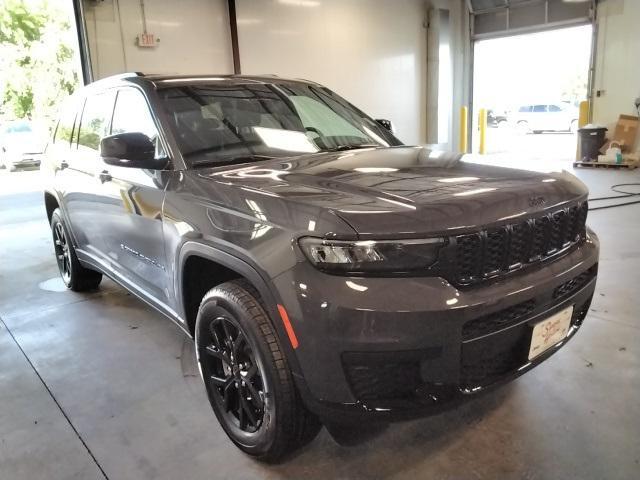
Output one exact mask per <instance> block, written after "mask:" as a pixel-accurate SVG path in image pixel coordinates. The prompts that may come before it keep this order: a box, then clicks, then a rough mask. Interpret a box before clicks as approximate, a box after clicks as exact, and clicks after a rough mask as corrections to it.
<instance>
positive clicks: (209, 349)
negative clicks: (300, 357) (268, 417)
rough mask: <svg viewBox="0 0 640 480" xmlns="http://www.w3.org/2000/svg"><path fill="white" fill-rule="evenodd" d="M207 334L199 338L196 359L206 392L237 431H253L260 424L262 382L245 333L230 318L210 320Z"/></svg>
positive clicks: (220, 317)
mask: <svg viewBox="0 0 640 480" xmlns="http://www.w3.org/2000/svg"><path fill="white" fill-rule="evenodd" d="M207 328H208V334H206V335H204V336H202V337H200V338H202V340H203V341H204V342H206V343H199V346H198V348H199V351H200V352H202V354H201V355H200V356H199V361H200V363H201V367H202V371H203V374H204V376H205V378H209V383H208V392H209V396H210V397H209V398H210V399H211V401H212V402H213V403H214V404H215V405H217V406H216V408H217V409H219V411H222V412H223V413H224V416H225V418H226V419H228V421H231V422H232V423H233V424H234V425H235V427H236V428H240V430H243V431H245V432H247V433H254V432H256V431H257V430H258V429H259V428H260V426H261V425H262V419H263V415H264V410H265V396H264V394H263V393H262V390H263V389H264V381H263V379H262V375H261V370H260V368H259V366H258V364H257V363H256V360H255V356H254V354H253V352H252V350H251V345H250V344H249V342H248V339H247V336H246V334H245V333H244V332H243V331H242V330H241V328H240V327H239V325H238V324H237V323H236V322H235V320H234V319H233V318H229V317H227V316H219V317H216V318H214V319H212V320H211V321H210V322H209V324H208V326H207Z"/></svg>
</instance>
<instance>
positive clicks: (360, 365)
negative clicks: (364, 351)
mask: <svg viewBox="0 0 640 480" xmlns="http://www.w3.org/2000/svg"><path fill="white" fill-rule="evenodd" d="M369 356H371V357H377V356H378V355H377V354H369ZM353 357H354V354H350V353H346V354H344V355H343V362H344V367H345V372H346V374H347V378H348V380H349V384H350V385H351V389H352V390H353V394H354V396H355V397H356V398H357V399H358V400H361V401H365V402H366V401H369V402H370V401H375V400H389V399H394V400H396V399H405V398H409V397H411V396H412V395H414V393H415V391H416V388H417V387H418V386H419V384H420V383H421V380H420V360H419V359H418V358H415V359H405V360H400V361H398V360H397V359H393V358H391V359H389V360H388V361H386V362H379V361H377V360H378V359H377V358H372V360H371V361H369V360H367V359H364V360H363V359H362V358H357V357H355V358H353Z"/></svg>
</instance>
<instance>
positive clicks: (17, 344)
mask: <svg viewBox="0 0 640 480" xmlns="http://www.w3.org/2000/svg"><path fill="white" fill-rule="evenodd" d="M0 324H2V326H4V328H5V329H6V330H7V333H9V336H10V337H11V339H12V340H13V342H14V343H15V344H16V346H17V347H18V349H19V350H20V352H22V355H23V356H24V358H25V359H26V360H27V363H28V364H29V366H31V368H32V370H33V372H34V373H35V374H36V376H37V377H38V378H39V379H40V382H42V385H44V388H45V389H46V390H47V392H48V393H49V396H50V397H51V399H52V400H53V402H54V403H55V404H56V406H57V407H58V409H59V410H60V413H62V416H63V417H64V418H65V420H66V421H67V423H68V424H69V426H70V427H71V429H72V430H73V432H74V433H75V434H76V436H77V437H78V439H79V440H80V442H81V443H82V446H83V447H84V448H85V450H86V451H87V453H88V454H89V456H90V457H91V459H92V460H93V463H95V465H96V467H98V470H100V473H102V476H103V477H104V478H105V479H106V480H109V477H108V476H107V474H106V473H105V471H104V470H103V469H102V466H101V465H100V463H98V459H97V458H96V457H95V455H94V454H93V452H92V451H91V449H90V448H89V445H87V442H85V441H84V438H82V435H80V432H78V430H77V429H76V427H75V426H74V425H73V423H72V422H71V419H70V418H69V416H68V415H67V412H65V411H64V409H63V408H62V405H60V402H58V399H57V398H56V396H55V395H54V394H53V392H52V391H51V389H50V388H49V385H47V382H45V381H44V378H42V376H41V375H40V372H38V370H37V369H36V367H35V365H34V364H33V363H32V362H31V359H30V358H29V356H28V355H27V353H26V352H25V351H24V349H23V348H22V345H20V343H19V342H18V340H17V339H16V337H15V336H14V335H13V332H12V331H11V329H10V328H9V326H8V325H7V324H6V323H5V321H4V320H3V319H2V317H0Z"/></svg>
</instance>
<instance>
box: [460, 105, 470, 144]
mask: <svg viewBox="0 0 640 480" xmlns="http://www.w3.org/2000/svg"><path fill="white" fill-rule="evenodd" d="M467 116H468V109H467V107H460V153H467Z"/></svg>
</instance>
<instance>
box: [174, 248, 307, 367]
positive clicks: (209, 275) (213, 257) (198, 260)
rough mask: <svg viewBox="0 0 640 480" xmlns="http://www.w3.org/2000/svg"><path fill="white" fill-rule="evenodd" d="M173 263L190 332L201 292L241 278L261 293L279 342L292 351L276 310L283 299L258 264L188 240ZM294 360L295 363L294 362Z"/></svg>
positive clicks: (179, 298) (177, 287)
mask: <svg viewBox="0 0 640 480" xmlns="http://www.w3.org/2000/svg"><path fill="white" fill-rule="evenodd" d="M176 266H177V275H176V281H175V285H176V298H177V300H178V301H179V304H180V310H181V311H182V312H183V315H184V317H183V318H184V321H185V323H186V325H185V326H186V327H187V329H188V331H189V333H190V334H191V335H193V332H194V327H195V320H196V316H197V311H198V306H199V304H200V301H201V300H202V297H203V296H204V294H205V293H206V292H207V291H208V290H209V289H211V288H213V287H214V286H215V285H219V284H221V283H224V282H226V281H229V280H233V279H238V278H243V279H245V280H246V281H248V282H249V283H250V284H251V285H253V287H255V289H256V290H257V291H258V293H259V294H260V296H261V297H262V301H263V307H264V309H265V310H266V311H267V314H268V315H269V317H270V318H271V320H272V323H273V327H274V328H275V331H276V334H277V335H278V337H279V339H280V343H281V345H282V346H283V348H284V349H286V350H287V351H288V353H290V354H293V349H292V347H291V344H290V342H289V340H288V336H287V334H286V331H285V329H284V325H283V323H282V320H281V319H280V316H279V313H278V308H277V305H278V304H279V303H282V302H281V300H280V297H279V295H278V293H277V292H276V291H275V289H274V287H273V286H271V285H270V282H269V280H268V277H267V275H266V274H265V273H262V274H261V273H260V271H259V270H258V268H257V267H255V266H254V265H252V264H251V263H249V261H248V260H245V259H243V258H239V257H238V256H236V255H232V254H230V253H227V252H225V251H223V250H220V249H218V248H215V247H213V246H209V245H206V244H202V243H198V242H193V241H188V242H186V243H185V244H184V245H183V246H182V248H181V250H180V254H179V258H178V261H177V264H176ZM198 267H208V268H211V269H212V270H210V271H208V272H202V271H201V270H199V268H198ZM194 273H196V275H195V277H194V276H193V275H194ZM198 279H201V280H203V281H202V282H201V284H200V285H198V286H197V287H196V288H195V289H194V288H193V285H194V284H193V282H194V280H198ZM191 289H193V290H191ZM190 290H191V291H190ZM200 293H202V295H200ZM198 297H199V298H198ZM196 301H197V303H196ZM292 357H293V358H295V355H293V356H291V355H290V358H292ZM294 363H295V364H296V367H297V362H294ZM296 370H297V368H296Z"/></svg>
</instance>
